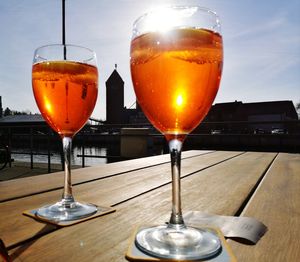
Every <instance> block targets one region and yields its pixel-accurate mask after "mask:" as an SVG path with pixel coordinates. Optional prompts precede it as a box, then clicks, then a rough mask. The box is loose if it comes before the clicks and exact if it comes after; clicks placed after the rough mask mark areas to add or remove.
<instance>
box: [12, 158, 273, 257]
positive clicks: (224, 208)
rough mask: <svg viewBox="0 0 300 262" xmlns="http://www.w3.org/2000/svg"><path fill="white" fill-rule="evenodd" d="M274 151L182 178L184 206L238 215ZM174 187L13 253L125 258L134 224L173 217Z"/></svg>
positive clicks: (63, 230)
mask: <svg viewBox="0 0 300 262" xmlns="http://www.w3.org/2000/svg"><path fill="white" fill-rule="evenodd" d="M274 156H275V154H272V153H247V154H243V155H240V156H238V157H235V158H232V159H230V160H228V161H224V162H221V163H220V164H218V165H214V166H212V167H210V168H207V169H204V170H202V171H200V172H197V173H193V174H192V175H190V176H187V177H185V178H183V179H182V197H183V207H184V209H185V210H202V211H206V212H211V213H217V214H225V215H226V214H228V215H232V214H234V213H235V212H236V211H237V210H238V209H239V206H240V205H241V203H242V202H243V200H244V199H245V197H246V196H247V195H248V194H249V192H250V191H251V189H252V187H253V186H254V184H255V183H256V181H257V180H258V179H259V177H260V176H261V175H262V174H263V173H264V171H265V168H266V166H268V165H269V163H270V162H271V161H272V160H273V158H274ZM241 181H242V182H243V183H241ZM135 186H143V185H139V184H136V185H135ZM170 191H171V186H170V184H167V185H165V186H163V187H160V188H159V189H157V190H153V191H150V192H148V193H145V194H143V195H140V196H138V197H136V198H133V199H130V200H128V201H126V202H123V203H122V204H120V205H118V206H117V208H118V209H117V212H115V213H112V214H110V215H107V216H104V217H102V218H99V219H93V220H90V221H86V222H85V223H81V224H78V225H76V226H72V227H69V228H63V229H60V230H56V231H54V232H52V233H50V234H47V235H45V236H42V237H40V238H39V239H36V240H34V241H30V242H28V243H26V244H24V245H21V246H19V247H17V248H15V249H13V250H11V252H10V255H11V256H12V258H13V259H15V261H38V260H40V259H41V257H43V261H53V259H55V260H56V261H67V260H69V261H118V262H119V261H126V260H125V258H124V254H125V252H126V249H127V246H128V241H129V238H130V236H131V234H132V232H133V230H134V228H135V226H137V225H138V224H157V223H158V224H161V223H163V222H165V221H167V220H168V217H169V213H170V209H171V192H170ZM58 247H63V250H64V252H60V250H61V249H60V248H58Z"/></svg>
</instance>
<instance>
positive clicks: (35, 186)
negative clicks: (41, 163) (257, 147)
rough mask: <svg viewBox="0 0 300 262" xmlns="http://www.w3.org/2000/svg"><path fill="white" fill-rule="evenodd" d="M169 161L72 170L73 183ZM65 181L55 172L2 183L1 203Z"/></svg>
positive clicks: (194, 153)
mask: <svg viewBox="0 0 300 262" xmlns="http://www.w3.org/2000/svg"><path fill="white" fill-rule="evenodd" d="M211 152H213V151H206V150H202V151H200V150H190V151H186V152H183V154H182V157H183V158H189V157H193V156H197V155H202V154H207V153H211ZM169 161H170V156H169V155H168V154H165V155H158V156H152V157H147V161H145V158H139V159H134V160H127V161H122V162H121V163H122V164H121V165H120V162H116V163H110V164H106V165H101V166H102V167H101V172H99V170H98V166H93V167H86V168H84V172H83V171H82V169H81V168H80V169H74V170H72V183H73V185H76V184H80V183H85V182H88V181H93V180H97V179H103V178H105V177H109V176H112V175H119V174H123V173H126V172H130V171H132V170H137V169H140V168H148V167H151V166H155V165H160V164H163V163H167V162H169ZM63 180H64V173H63V172H55V173H51V174H45V175H40V176H37V177H36V176H34V177H26V178H20V179H14V180H9V181H3V182H0V192H1V195H0V202H4V201H7V200H11V199H14V198H19V197H24V196H27V195H32V194H37V193H41V192H46V191H49V190H55V189H59V188H62V186H63V183H64V182H63Z"/></svg>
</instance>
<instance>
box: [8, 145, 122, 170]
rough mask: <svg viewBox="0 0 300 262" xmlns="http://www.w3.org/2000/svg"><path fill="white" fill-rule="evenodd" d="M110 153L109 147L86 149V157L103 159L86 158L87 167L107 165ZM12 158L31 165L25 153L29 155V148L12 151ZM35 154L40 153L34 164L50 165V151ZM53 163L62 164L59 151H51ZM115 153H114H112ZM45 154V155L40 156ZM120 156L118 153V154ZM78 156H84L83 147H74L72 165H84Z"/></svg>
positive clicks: (42, 150)
mask: <svg viewBox="0 0 300 262" xmlns="http://www.w3.org/2000/svg"><path fill="white" fill-rule="evenodd" d="M108 151H110V152H111V151H112V150H111V148H107V147H95V146H88V147H85V150H84V153H85V155H93V156H101V158H95V157H87V156H86V157H85V166H95V165H99V164H106V163H107V162H108V159H107V158H106V157H107V156H108V155H109V156H111V154H108ZM115 151H117V150H115ZM12 152H16V153H12V158H13V159H14V160H15V161H20V162H27V163H30V155H29V154H24V152H26V153H29V152H30V149H29V148H22V149H12ZM34 152H36V153H38V154H37V155H35V154H34V155H33V162H34V163H48V155H47V154H48V151H47V149H39V150H38V151H35V150H34ZM50 153H51V163H52V164H61V155H60V152H59V151H52V150H51V152H50ZM112 153H113V152H112ZM39 154H43V155H39ZM117 154H118V153H117ZM77 155H82V147H80V146H74V147H73V150H72V155H71V161H72V165H80V166H81V165H82V157H78V156H77Z"/></svg>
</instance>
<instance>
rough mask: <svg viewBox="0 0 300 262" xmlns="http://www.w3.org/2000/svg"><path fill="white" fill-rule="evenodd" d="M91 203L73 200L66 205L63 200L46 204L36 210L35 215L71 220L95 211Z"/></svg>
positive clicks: (50, 218) (55, 219) (95, 208)
mask: <svg viewBox="0 0 300 262" xmlns="http://www.w3.org/2000/svg"><path fill="white" fill-rule="evenodd" d="M97 210H98V209H97V207H96V206H95V205H92V204H82V203H79V202H73V203H69V204H68V205H66V204H65V203H64V202H63V201H60V202H57V203H55V204H53V205H47V206H44V207H41V208H39V209H38V210H37V212H36V215H37V216H39V217H41V218H44V219H47V220H52V221H72V220H77V219H81V218H85V217H89V216H91V215H93V214H95V213H96V212H97Z"/></svg>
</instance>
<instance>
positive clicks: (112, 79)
mask: <svg viewBox="0 0 300 262" xmlns="http://www.w3.org/2000/svg"><path fill="white" fill-rule="evenodd" d="M105 83H106V86H108V85H113V84H120V83H121V84H124V81H123V79H122V77H121V76H120V75H119V73H118V71H117V70H116V69H114V71H113V72H112V73H111V75H110V76H109V78H108V79H107V80H106V82H105Z"/></svg>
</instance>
